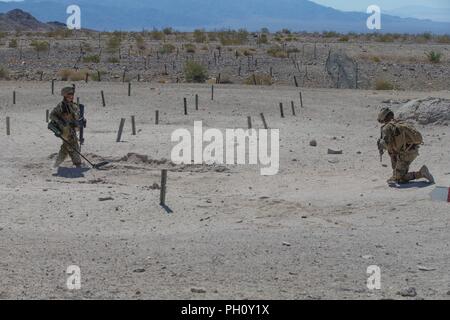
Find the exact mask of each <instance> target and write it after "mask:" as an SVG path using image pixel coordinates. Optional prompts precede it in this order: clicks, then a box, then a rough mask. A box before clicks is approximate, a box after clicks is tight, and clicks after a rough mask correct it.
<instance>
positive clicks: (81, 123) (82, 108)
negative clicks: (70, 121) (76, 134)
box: [77, 104, 87, 145]
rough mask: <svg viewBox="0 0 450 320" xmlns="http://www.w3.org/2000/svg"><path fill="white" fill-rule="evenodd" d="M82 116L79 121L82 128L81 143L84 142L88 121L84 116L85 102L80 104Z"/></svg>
mask: <svg viewBox="0 0 450 320" xmlns="http://www.w3.org/2000/svg"><path fill="white" fill-rule="evenodd" d="M79 108H80V117H79V119H78V121H77V124H78V127H79V128H80V145H82V144H84V128H86V125H87V121H86V119H85V118H84V104H80V105H79Z"/></svg>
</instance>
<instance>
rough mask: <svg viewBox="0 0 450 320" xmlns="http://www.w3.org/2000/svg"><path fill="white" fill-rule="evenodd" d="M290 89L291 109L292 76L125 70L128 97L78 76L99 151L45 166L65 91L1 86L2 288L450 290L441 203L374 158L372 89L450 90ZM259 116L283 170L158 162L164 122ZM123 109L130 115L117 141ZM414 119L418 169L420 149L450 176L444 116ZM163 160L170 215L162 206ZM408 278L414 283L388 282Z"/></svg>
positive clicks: (350, 294) (62, 295)
mask: <svg viewBox="0 0 450 320" xmlns="http://www.w3.org/2000/svg"><path fill="white" fill-rule="evenodd" d="M63 85H64V83H61V82H58V83H57V87H56V92H58V91H59V89H60V88H61V87H62V86H63ZM13 90H16V95H17V104H16V105H13V104H12V92H13ZM100 90H104V91H105V94H106V101H107V106H106V107H102V105H101V98H100ZM302 92H303V99H304V108H300V107H299V89H298V88H294V87H278V86H274V87H254V86H253V87H245V86H234V85H231V86H221V85H219V86H216V90H215V100H214V101H211V99H210V87H209V86H208V85H176V84H171V85H158V84H149V83H146V84H144V83H140V84H137V83H133V93H132V96H131V97H128V96H127V85H126V84H122V83H109V84H108V83H103V82H102V83H98V82H97V83H89V84H84V83H77V95H78V96H79V97H80V99H81V101H82V102H83V103H84V104H85V105H86V106H87V118H88V128H87V129H86V133H85V134H86V144H85V145H84V146H83V152H85V153H86V155H87V156H88V157H90V158H91V159H93V160H94V161H96V162H98V161H101V160H105V159H106V160H109V161H111V164H110V165H109V166H107V167H105V170H103V171H95V170H83V171H81V172H80V171H76V170H74V169H70V167H71V163H70V162H66V163H65V166H66V167H67V168H66V169H63V170H60V172H59V174H58V175H57V171H56V170H55V169H53V168H52V164H53V162H54V156H55V153H56V152H57V151H58V149H59V145H60V143H59V141H58V140H57V138H55V137H54V136H53V135H52V133H51V132H50V131H48V130H47V125H46V122H45V110H46V109H51V108H53V107H54V106H55V105H56V103H57V102H58V101H59V100H60V97H59V96H58V95H54V96H52V95H51V94H50V84H49V83H48V82H26V83H25V82H1V83H0V114H1V115H0V150H1V151H0V181H1V183H0V195H1V196H0V257H1V258H0V298H1V299H42V298H46V299H47V298H49V299H107V298H111V299H121V298H125V299H170V298H172V299H422V298H424V299H449V298H450V292H449V291H450V264H449V261H450V248H449V243H450V233H449V221H450V216H449V211H450V207H449V204H448V203H445V202H432V201H431V200H430V197H429V193H430V192H431V191H432V190H433V188H434V187H433V186H429V185H427V184H420V183H419V184H412V185H410V186H408V187H406V188H403V189H393V188H389V187H388V186H387V185H386V182H385V181H386V180H387V178H389V176H390V174H391V171H390V168H388V167H383V166H382V165H381V164H380V162H379V155H378V150H377V148H376V140H377V138H378V137H379V125H378V123H377V122H376V116H377V113H378V110H379V108H380V107H381V106H382V105H383V103H382V102H383V101H385V100H389V99H392V100H404V99H412V98H421V97H427V96H433V97H443V98H450V92H449V91H440V92H427V93H421V92H407V91H406V92H379V91H378V92H375V91H362V90H333V89H302ZM195 94H199V97H200V110H199V111H195V110H194V95H195ZM184 97H186V98H187V99H188V106H189V115H188V116H184V115H183V98H184ZM291 100H293V101H294V102H295V105H296V107H297V113H298V114H297V116H296V117H294V116H292V115H291V113H290V101H291ZM280 102H283V103H284V104H285V106H286V117H285V118H284V119H283V118H281V117H280V114H279V110H278V105H279V103H280ZM398 106H400V105H398ZM155 110H160V121H161V123H160V125H158V126H156V125H155V124H154V113H155ZM261 112H263V113H264V114H265V116H266V118H267V122H268V124H269V126H270V127H271V128H279V129H280V138H281V142H280V159H281V163H280V172H279V174H278V175H275V176H261V175H260V172H259V167H257V166H229V165H228V166H226V167H221V166H207V165H203V166H171V165H170V164H169V163H168V159H169V158H170V151H171V148H172V147H173V145H174V144H173V143H171V141H170V136H171V133H172V132H173V131H174V130H175V129H178V128H187V129H190V130H192V127H193V122H194V120H203V124H204V126H205V127H209V128H220V129H225V128H238V127H241V128H246V127H247V116H251V117H252V119H253V124H254V127H256V128H261V127H262V123H261V120H260V118H259V114H260V113H261ZM132 115H134V116H136V120H137V129H138V134H137V135H136V136H132V135H131V127H130V116H132ZM6 116H9V117H10V118H11V135H10V136H6V134H5V133H6V129H5V117H6ZM120 118H126V119H127V120H126V124H125V132H124V136H123V138H122V140H123V142H120V143H116V142H115V140H116V132H117V128H118V126H119V121H120ZM419 127H420V129H421V131H422V132H423V133H424V136H425V140H426V144H425V145H424V146H423V147H422V148H421V156H420V157H419V158H418V159H417V161H416V162H415V163H414V165H413V169H418V168H419V167H420V166H421V165H422V164H424V163H426V164H427V165H428V166H429V167H430V169H431V170H432V172H433V173H434V175H435V177H436V180H437V181H436V183H437V185H442V186H449V185H450V157H449V156H448V154H449V153H448V152H449V149H450V134H449V130H448V126H426V127H423V126H419ZM312 139H315V140H317V142H318V146H317V147H311V146H310V145H309V142H310V140H312ZM328 148H331V149H337V150H343V154H342V155H328V154H327V150H328ZM143 156H147V158H145V157H143ZM384 164H389V162H388V159H387V157H386V156H385V158H384ZM163 168H168V169H169V174H168V194H167V205H168V206H169V207H170V209H171V210H172V211H173V212H172V213H167V212H166V211H165V210H164V209H163V208H162V207H161V206H160V205H159V190H158V188H157V186H158V184H159V183H160V170H161V169H163ZM155 184H156V185H155ZM107 197H110V198H112V200H109V201H100V200H99V199H101V198H107ZM70 265H78V266H80V268H81V281H82V288H81V290H78V291H77V290H75V291H70V290H68V289H67V287H66V280H67V278H68V275H67V274H66V269H67V267H68V266H70ZM370 265H377V266H379V267H380V268H381V273H382V274H381V277H382V278H381V284H382V288H381V290H374V291H371V290H369V289H367V287H366V281H367V278H368V275H367V274H366V270H367V267H368V266H370ZM406 288H415V290H416V292H417V296H415V297H404V296H402V295H401V294H399V291H401V290H404V289H406Z"/></svg>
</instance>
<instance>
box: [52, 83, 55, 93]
mask: <svg viewBox="0 0 450 320" xmlns="http://www.w3.org/2000/svg"><path fill="white" fill-rule="evenodd" d="M54 94H55V79H52V95H54Z"/></svg>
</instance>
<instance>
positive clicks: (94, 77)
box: [90, 71, 106, 81]
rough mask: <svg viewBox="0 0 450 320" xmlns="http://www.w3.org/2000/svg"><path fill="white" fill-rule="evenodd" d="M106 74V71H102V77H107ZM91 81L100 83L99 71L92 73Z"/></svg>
mask: <svg viewBox="0 0 450 320" xmlns="http://www.w3.org/2000/svg"><path fill="white" fill-rule="evenodd" d="M105 74H106V72H105V71H100V77H102V76H103V75H105ZM90 77H91V80H92V81H100V80H101V79H100V78H99V77H98V71H96V72H92V73H91V74H90Z"/></svg>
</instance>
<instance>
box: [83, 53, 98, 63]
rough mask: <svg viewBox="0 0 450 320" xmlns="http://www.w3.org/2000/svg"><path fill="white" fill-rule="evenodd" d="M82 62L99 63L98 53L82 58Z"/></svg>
mask: <svg viewBox="0 0 450 320" xmlns="http://www.w3.org/2000/svg"><path fill="white" fill-rule="evenodd" d="M83 62H84V63H100V55H98V54H93V55H89V56H85V57H84V58H83Z"/></svg>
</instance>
